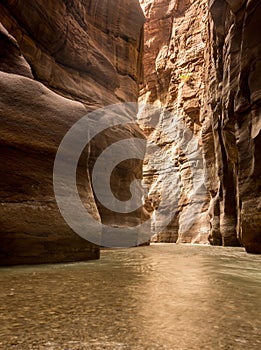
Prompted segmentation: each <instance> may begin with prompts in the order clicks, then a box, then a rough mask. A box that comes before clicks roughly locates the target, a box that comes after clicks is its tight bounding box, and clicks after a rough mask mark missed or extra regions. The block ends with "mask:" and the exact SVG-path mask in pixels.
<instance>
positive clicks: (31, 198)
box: [0, 0, 144, 264]
mask: <svg viewBox="0 0 261 350" xmlns="http://www.w3.org/2000/svg"><path fill="white" fill-rule="evenodd" d="M0 13H1V23H2V24H1V27H0V41H1V45H0V56H1V60H0V75H1V77H0V85H1V99H0V114H1V128H0V130H1V131H0V133H1V139H0V147H1V170H0V178H1V184H2V185H1V190H0V202H1V206H0V208H1V209H0V210H1V214H0V217H1V219H0V220H1V228H0V252H1V254H0V256H1V258H0V263H1V264H20V263H42V262H58V261H73V260H84V259H90V258H98V257H99V248H98V247H97V246H95V245H94V244H91V243H89V242H87V241H85V240H83V239H82V238H80V237H79V236H77V235H76V234H75V233H74V232H73V231H72V230H71V229H70V228H69V226H68V225H67V224H66V223H65V222H64V220H63V218H62V216H61V214H60V212H59V210H58V207H57V204H56V201H55V198H54V192H53V164H54V158H55V154H56V151H57V148H58V146H59V144H60V142H61V140H62V138H63V136H64V135H65V133H66V132H67V131H68V130H69V128H70V127H71V126H72V125H73V124H74V123H75V122H76V121H77V120H79V119H80V118H81V117H82V116H84V115H85V114H86V113H88V112H90V111H92V110H94V109H96V108H99V107H102V106H105V105H109V104H113V103H118V102H121V101H136V100H137V97H138V84H139V82H140V80H141V72H142V36H143V34H142V33H143V32H142V27H143V22H144V16H143V14H142V11H141V9H140V7H139V3H138V1H135V0H124V1H121V2H119V1H116V0H115V1H114V0H108V1H103V2H101V1H98V0H96V1H95V0H93V1H85V0H82V1H80V0H79V1H77V0H75V1H61V0H58V1H47V2H44V1H41V0H37V1H34V2H33V3H32V2H31V1H27V0H26V1H19V0H18V1H11V0H7V1H1V4H0ZM121 133H122V130H120V129H117V128H116V130H114V131H113V132H111V133H110V132H109V131H107V137H106V138H105V139H104V138H102V136H101V137H100V139H99V138H98V139H96V140H94V141H93V142H92V145H91V147H88V149H86V150H85V153H84V154H83V157H81V160H80V162H79V166H78V170H77V175H78V177H77V184H78V189H79V193H80V196H81V199H82V201H83V203H84V204H85V206H86V208H87V209H88V211H89V213H91V214H92V216H93V217H94V218H95V219H96V220H101V219H102V220H103V216H105V215H104V213H103V211H102V210H100V207H99V204H98V205H97V202H96V200H95V198H94V194H93V190H92V187H91V184H90V181H89V180H88V179H89V177H90V171H91V165H90V164H91V163H92V161H93V159H95V157H97V155H98V154H99V153H100V151H101V149H103V148H106V146H107V145H108V144H110V143H112V142H113V140H115V139H117V138H119V134H121ZM124 133H125V135H127V136H125V137H133V136H135V135H136V136H137V135H138V136H140V135H141V131H140V130H139V128H138V126H137V127H128V128H125V129H124ZM99 140H103V141H102V142H103V143H102V144H101V143H100V142H99ZM86 162H87V166H86ZM125 166H126V165H125ZM130 167H132V170H131V171H130V177H137V176H140V173H141V164H136V163H131V164H130ZM116 173H117V171H116ZM119 177H121V174H116V175H115V179H116V180H117V181H118V179H119ZM116 180H115V181H116ZM130 181H131V180H130ZM127 182H128V181H127ZM115 187H116V185H115ZM115 191H116V194H117V188H116V190H115ZM99 210H100V212H99ZM133 220H134V221H135V222H137V221H139V220H140V212H139V213H136V216H135V214H134V219H133ZM127 224H128V222H127Z"/></svg>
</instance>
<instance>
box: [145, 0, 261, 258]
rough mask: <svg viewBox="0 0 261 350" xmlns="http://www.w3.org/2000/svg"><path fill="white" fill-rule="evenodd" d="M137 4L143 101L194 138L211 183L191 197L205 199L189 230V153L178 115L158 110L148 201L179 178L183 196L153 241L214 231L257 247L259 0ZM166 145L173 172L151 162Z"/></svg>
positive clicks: (195, 238) (219, 238) (198, 238)
mask: <svg viewBox="0 0 261 350" xmlns="http://www.w3.org/2000/svg"><path fill="white" fill-rule="evenodd" d="M140 3H141V6H142V7H143V10H144V13H145V15H146V17H147V23H146V25H145V60H144V69H145V72H144V75H145V85H144V87H143V89H142V90H141V100H142V101H147V102H150V103H153V104H155V105H157V106H160V107H164V108H166V109H168V110H169V111H172V112H174V113H175V116H176V118H178V120H182V121H183V123H184V125H186V127H187V128H189V129H190V130H191V131H192V132H193V135H195V136H196V137H198V140H199V144H200V145H201V150H202V152H203V165H202V167H203V169H204V172H205V176H206V178H205V184H206V188H207V196H204V191H202V192H201V193H200V192H199V193H197V195H196V197H195V198H196V201H203V202H204V204H205V205H203V206H202V207H201V215H197V216H195V219H194V225H193V226H192V227H191V229H190V231H189V232H185V233H184V230H183V231H182V225H183V224H184V218H185V219H186V220H187V217H186V215H185V216H184V215H183V213H184V212H185V211H186V210H187V209H188V208H189V209H190V210H191V209H192V208H193V201H192V202H191V198H190V199H188V196H187V194H188V193H189V191H190V188H191V181H192V172H189V162H188V157H187V159H186V157H184V154H181V155H180V154H179V153H178V152H177V150H176V149H175V144H176V143H177V137H178V135H177V133H176V134H175V128H174V126H173V127H172V124H173V118H167V117H164V114H162V116H161V117H160V118H159V120H158V124H157V127H156V130H147V133H148V135H149V136H148V137H149V140H151V142H154V143H156V144H158V145H159V146H160V147H161V148H162V152H158V154H155V153H152V154H151V153H150V151H149V150H148V156H147V160H146V161H145V165H144V169H145V170H144V178H145V181H146V182H147V183H148V184H149V186H150V191H149V197H148V201H149V202H150V203H152V206H153V205H155V203H157V200H158V198H159V197H160V194H161V188H162V186H165V187H168V188H169V195H170V196H171V193H172V194H173V196H174V195H176V192H175V187H177V186H179V187H180V199H179V207H178V210H177V212H176V217H175V218H174V220H173V221H172V223H171V225H169V227H168V228H167V229H166V230H165V231H164V232H163V233H162V234H160V235H159V236H158V237H157V238H156V240H158V241H171V242H176V241H179V242H206V241H207V239H209V240H210V242H211V243H212V244H218V245H239V244H243V245H244V246H245V247H246V250H247V251H249V252H260V251H261V244H260V239H261V233H260V227H261V225H260V220H261V213H260V156H259V154H258V149H260V147H261V145H260V86H261V84H260V46H261V43H260V42H261V40H260V36H259V35H258V34H257V33H258V27H259V23H260V18H261V16H260V7H261V4H260V2H259V1H257V0H252V1H223V0H220V1H219V0H211V1H205V0H198V1H189V0H174V1H164V0H154V1H149V0H140ZM150 117H151V116H149V118H150ZM144 119H145V121H146V116H145V117H144V116H143V120H142V123H143V124H144ZM145 124H146V123H145ZM145 130H146V128H145ZM168 152H169V154H170V155H172V158H171V156H169V165H168V168H169V170H170V171H167V172H166V174H165V175H164V174H158V173H157V172H155V170H154V168H155V165H156V164H157V162H158V163H160V162H162V159H163V158H162V157H163V155H164V154H167V153H168ZM177 153H178V154H177ZM173 154H174V157H173ZM162 173H164V171H163V172H162ZM177 174H179V176H177ZM160 175H162V176H161V178H160V181H159V176H160ZM161 181H163V184H162V182H161ZM204 197H205V198H204ZM153 203H154V204H153ZM191 212H192V213H193V210H192V211H191ZM195 213H196V211H195ZM161 215H164V213H161ZM193 215H194V214H193ZM159 220H160V215H159Z"/></svg>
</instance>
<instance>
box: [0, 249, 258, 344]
mask: <svg viewBox="0 0 261 350" xmlns="http://www.w3.org/2000/svg"><path fill="white" fill-rule="evenodd" d="M260 261H261V257H260V256H253V255H248V254H246V253H245V252H244V250H243V249H241V248H220V247H210V246H191V245H173V244H159V245H152V246H150V247H139V248H131V249H117V250H105V251H102V254H101V259H100V260H99V261H90V262H81V263H75V264H59V265H41V266H29V267H24V266H23V267H13V268H2V269H1V270H0V298H1V304H0V322H1V328H0V349H3V350H7V349H8V350H9V349H17V350H23V349H26V350H28V349H44V350H46V349H55V350H64V349H69V350H70V349H72V350H73V349H90V350H92V349H93V350H99V349H106V350H110V349H113V350H117V349H130V350H153V349H155V350H165V349H166V350H183V349H184V350H198V349H210V350H215V349H224V350H225V349H226V350H227V349H246V348H248V349H260V348H261V343H260V335H259V334H260V306H261V305H260V285H261V283H260V282H261V281H260V278H261V276H260Z"/></svg>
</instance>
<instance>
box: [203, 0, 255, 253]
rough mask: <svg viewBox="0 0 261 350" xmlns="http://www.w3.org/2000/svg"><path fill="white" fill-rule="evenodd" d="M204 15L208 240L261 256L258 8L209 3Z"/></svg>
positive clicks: (244, 3)
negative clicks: (207, 61) (210, 144)
mask: <svg viewBox="0 0 261 350" xmlns="http://www.w3.org/2000/svg"><path fill="white" fill-rule="evenodd" d="M209 10H210V41H209V43H210V44H209V53H210V58H211V60H210V65H209V70H208V82H209V85H208V90H207V92H206V96H208V102H209V106H210V108H209V110H208V113H210V114H211V126H210V125H206V126H205V131H204V136H205V137H206V138H208V137H209V131H210V130H212V135H213V144H214V152H213V156H212V157H207V158H208V160H209V161H208V164H210V163H212V164H215V165H214V166H213V165H212V166H210V167H209V169H210V174H213V177H212V178H211V179H212V180H214V181H212V185H211V186H210V189H211V196H212V199H211V206H210V214H211V234H210V240H211V242H212V243H213V244H220V243H223V244H228V245H234V244H237V241H238V240H239V241H240V242H241V243H242V244H243V245H244V246H245V247H246V250H247V251H248V252H253V253H261V181H260V179H261V163H260V155H259V150H260V147H261V135H260V128H261V116H260V102H261V78H260V76H261V64H260V62H261V38H260V35H258V30H259V23H260V19H261V3H260V1H258V0H252V1H210V4H209ZM209 128H210V129H209ZM208 130H209V131H208ZM211 137H212V136H211ZM203 144H204V142H203Z"/></svg>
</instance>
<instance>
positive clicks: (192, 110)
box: [140, 0, 209, 243]
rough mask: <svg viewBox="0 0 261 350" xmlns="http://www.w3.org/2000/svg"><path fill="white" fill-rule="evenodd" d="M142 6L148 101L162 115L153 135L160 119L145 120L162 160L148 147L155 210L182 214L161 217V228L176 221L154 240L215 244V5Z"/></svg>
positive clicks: (158, 217)
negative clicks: (208, 110) (210, 45)
mask: <svg viewBox="0 0 261 350" xmlns="http://www.w3.org/2000/svg"><path fill="white" fill-rule="evenodd" d="M140 3H141V6H142V8H143V10H144V13H145V16H146V18H147V22H146V24H145V31H144V35H145V42H144V50H145V52H144V86H143V88H142V90H141V98H140V100H141V102H143V103H147V104H152V105H153V106H155V107H157V108H158V109H159V110H161V112H160V113H158V116H157V117H156V118H157V120H154V124H155V127H154V128H151V129H150V128H148V127H146V123H147V121H148V119H150V120H151V119H153V118H154V119H155V116H147V115H146V113H141V125H143V126H142V127H143V128H144V130H145V132H146V133H147V135H148V140H149V144H150V143H151V144H154V145H157V146H158V147H159V148H158V150H157V152H156V153H154V152H151V151H150V149H149V147H148V154H147V157H146V159H145V165H144V181H145V182H146V184H147V185H148V187H149V192H148V198H147V206H148V210H149V207H151V212H153V210H154V209H156V208H157V207H158V203H159V202H160V201H161V200H162V197H164V196H165V197H166V199H167V202H173V203H175V202H176V205H174V207H173V208H174V210H175V213H172V214H171V213H168V210H165V209H164V208H163V211H158V212H157V211H155V215H154V217H155V225H156V226H159V225H161V224H160V222H161V221H163V219H164V217H165V216H166V215H169V214H171V216H172V219H171V221H170V223H169V225H168V226H167V227H165V228H164V229H163V230H162V231H161V233H160V234H158V235H157V236H156V237H154V240H156V241H164V242H183V243H185V242H186V243H191V242H193V243H207V242H208V239H207V237H208V234H209V223H208V213H207V209H208V203H209V195H208V193H207V190H206V188H205V186H204V182H205V179H204V176H205V175H204V172H203V171H202V169H203V156H202V149H201V130H202V124H203V121H204V100H205V94H204V86H205V85H204V83H205V68H206V67H205V65H206V55H207V50H206V47H207V40H208V35H207V26H208V17H207V1H202V0H200V1H199V0H198V1H193V2H190V1H176V0H175V1H161V0H155V1H149V0H144V1H143V0H141V1H140ZM177 125H178V129H177ZM177 130H178V131H177ZM195 142H196V143H197V147H196V148H195V145H193V144H194V143H195ZM181 144H182V147H181ZM161 163H162V164H164V166H161V165H160V164H161ZM156 169H159V170H156ZM164 191H165V194H163V192H164Z"/></svg>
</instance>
